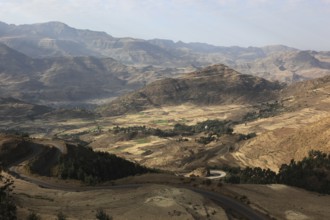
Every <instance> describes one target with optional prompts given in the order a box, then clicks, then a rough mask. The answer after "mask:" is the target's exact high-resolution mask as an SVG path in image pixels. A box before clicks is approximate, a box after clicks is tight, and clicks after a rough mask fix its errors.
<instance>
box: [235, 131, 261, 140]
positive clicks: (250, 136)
mask: <svg viewBox="0 0 330 220" xmlns="http://www.w3.org/2000/svg"><path fill="white" fill-rule="evenodd" d="M256 136H257V134H256V133H255V132H253V133H249V134H246V135H245V134H239V138H238V140H239V141H242V140H248V139H251V138H254V137H256Z"/></svg>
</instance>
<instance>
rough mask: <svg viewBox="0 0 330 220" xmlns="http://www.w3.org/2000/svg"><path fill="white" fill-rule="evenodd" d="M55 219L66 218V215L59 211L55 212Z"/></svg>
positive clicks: (61, 219) (64, 219)
mask: <svg viewBox="0 0 330 220" xmlns="http://www.w3.org/2000/svg"><path fill="white" fill-rule="evenodd" d="M57 220H66V216H65V215H64V214H63V213H62V212H61V211H60V212H59V213H57Z"/></svg>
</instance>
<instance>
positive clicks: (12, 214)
mask: <svg viewBox="0 0 330 220" xmlns="http://www.w3.org/2000/svg"><path fill="white" fill-rule="evenodd" d="M13 183H14V182H13V181H12V180H11V179H8V178H6V177H4V176H3V175H2V168H1V167H0V217H1V219H2V220H16V219H17V216H16V204H15V203H14V200H13V197H12V195H11V191H12V185H13Z"/></svg>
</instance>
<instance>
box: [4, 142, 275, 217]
mask: <svg viewBox="0 0 330 220" xmlns="http://www.w3.org/2000/svg"><path fill="white" fill-rule="evenodd" d="M43 143H45V142H43ZM47 145H49V146H53V147H56V148H59V149H60V148H61V149H60V150H61V152H64V148H63V145H58V144H52V141H47ZM41 152H42V147H35V148H34V149H33V151H32V153H31V154H30V155H27V156H26V157H25V158H23V159H21V160H20V161H18V162H16V163H15V164H12V165H11V166H10V167H9V168H8V173H9V174H10V175H12V176H14V177H16V178H19V179H22V180H24V181H27V182H30V183H33V184H35V185H38V186H39V187H42V188H49V189H56V190H63V191H72V192H79V191H89V190H100V189H135V188H138V187H143V186H145V185H147V184H128V185H117V186H112V185H109V186H81V187H72V186H67V185H61V184H59V183H53V182H50V181H45V180H42V179H39V178H37V177H33V176H29V175H26V174H24V173H22V172H21V169H20V167H21V166H23V165H24V164H25V163H27V162H28V161H29V160H31V159H32V158H34V157H35V156H37V155H38V154H40V153H41ZM214 174H219V175H218V176H215V178H219V176H221V175H225V174H223V172H222V171H221V172H218V171H216V173H214ZM175 187H177V186H175ZM181 188H185V189H189V190H191V191H194V192H196V193H199V194H201V195H203V196H204V197H206V198H208V199H210V200H212V201H214V202H215V203H217V204H218V205H220V206H221V207H223V208H225V209H227V210H231V211H233V212H235V213H237V214H239V215H240V216H242V217H244V218H246V219H249V220H268V219H270V218H269V217H267V216H265V215H263V214H261V213H259V212H257V211H255V210H253V209H251V208H250V207H249V206H247V205H245V204H243V203H240V202H239V201H237V200H235V199H233V198H230V197H227V196H224V195H222V194H219V193H216V192H211V191H207V190H204V189H198V188H193V187H188V186H181Z"/></svg>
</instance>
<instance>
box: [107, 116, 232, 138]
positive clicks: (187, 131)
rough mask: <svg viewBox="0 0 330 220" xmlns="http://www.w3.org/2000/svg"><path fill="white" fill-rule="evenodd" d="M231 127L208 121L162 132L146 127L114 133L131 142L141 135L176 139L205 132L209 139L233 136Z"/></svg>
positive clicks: (121, 128) (183, 125) (127, 128)
mask: <svg viewBox="0 0 330 220" xmlns="http://www.w3.org/2000/svg"><path fill="white" fill-rule="evenodd" d="M231 125H232V122H231V121H219V120H207V121H203V122H199V123H197V124H196V125H191V126H189V125H185V124H176V125H174V127H173V129H169V130H161V129H159V128H147V127H146V126H132V127H119V126H116V127H114V128H113V129H112V131H113V133H114V134H119V133H123V134H126V135H127V138H128V139H129V140H131V139H134V138H135V137H137V136H138V135H140V134H142V135H145V136H148V135H154V136H158V137H174V136H178V135H181V136H191V135H194V134H199V133H201V132H204V133H206V134H208V136H209V137H211V136H212V135H217V136H220V135H222V134H231V133H232V132H233V129H232V128H231ZM208 139H210V138H208Z"/></svg>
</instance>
